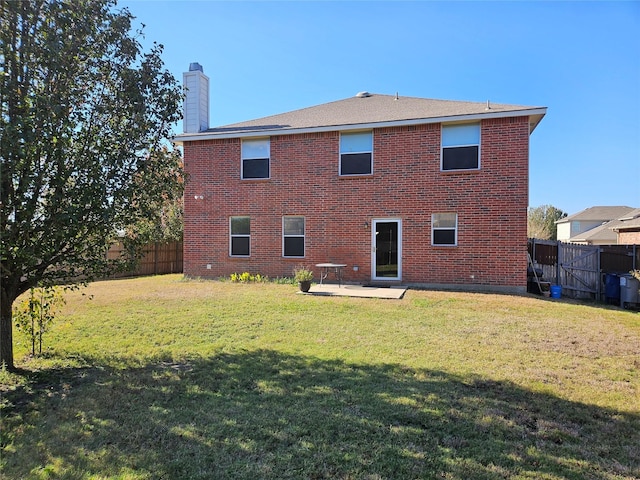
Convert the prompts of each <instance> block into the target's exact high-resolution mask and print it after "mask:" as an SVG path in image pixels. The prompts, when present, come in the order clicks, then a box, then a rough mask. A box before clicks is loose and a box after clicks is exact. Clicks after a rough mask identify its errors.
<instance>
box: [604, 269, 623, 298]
mask: <svg viewBox="0 0 640 480" xmlns="http://www.w3.org/2000/svg"><path fill="white" fill-rule="evenodd" d="M604 296H605V301H606V302H607V303H612V304H615V305H617V304H618V303H620V276H619V275H618V274H617V273H607V274H605V276H604Z"/></svg>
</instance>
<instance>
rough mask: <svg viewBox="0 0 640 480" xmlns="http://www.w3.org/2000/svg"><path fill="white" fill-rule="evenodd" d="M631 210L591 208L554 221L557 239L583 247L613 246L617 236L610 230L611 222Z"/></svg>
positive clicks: (620, 207) (608, 207) (621, 207)
mask: <svg viewBox="0 0 640 480" xmlns="http://www.w3.org/2000/svg"><path fill="white" fill-rule="evenodd" d="M632 210H633V208H631V207H624V206H613V207H610V206H599V207H591V208H587V209H585V210H582V211H581V212H578V213H575V214H573V215H569V216H568V217H564V218H561V219H560V220H557V221H556V225H557V227H558V236H557V239H558V240H560V241H562V242H567V243H578V244H583V245H615V244H616V243H618V236H617V234H616V232H615V231H614V230H612V229H611V226H612V224H611V223H610V222H611V221H613V220H616V219H618V218H621V217H624V216H625V215H627V214H629V212H631V211H632Z"/></svg>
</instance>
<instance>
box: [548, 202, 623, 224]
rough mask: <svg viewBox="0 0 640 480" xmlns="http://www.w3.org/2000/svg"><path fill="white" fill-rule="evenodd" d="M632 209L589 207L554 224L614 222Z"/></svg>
mask: <svg viewBox="0 0 640 480" xmlns="http://www.w3.org/2000/svg"><path fill="white" fill-rule="evenodd" d="M631 210H633V208H631V207H625V206H613V207H609V206H604V207H602V206H600V207H590V208H586V209H585V210H582V211H580V212H578V213H574V214H573V215H569V216H568V217H564V218H561V219H560V220H558V221H556V223H567V222H572V221H579V222H587V221H592V222H595V221H602V222H607V221H609V220H615V219H617V218H620V217H623V216H624V215H626V214H628V213H629V212H630V211H631Z"/></svg>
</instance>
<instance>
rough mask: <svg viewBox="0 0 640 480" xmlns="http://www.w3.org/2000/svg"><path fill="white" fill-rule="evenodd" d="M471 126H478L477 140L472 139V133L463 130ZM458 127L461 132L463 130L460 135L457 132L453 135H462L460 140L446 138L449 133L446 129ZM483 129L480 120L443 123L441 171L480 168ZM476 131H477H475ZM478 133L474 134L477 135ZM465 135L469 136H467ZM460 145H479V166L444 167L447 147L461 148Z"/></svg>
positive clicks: (441, 131) (441, 133)
mask: <svg viewBox="0 0 640 480" xmlns="http://www.w3.org/2000/svg"><path fill="white" fill-rule="evenodd" d="M469 127H474V129H475V128H477V140H476V139H475V138H473V139H470V138H469V137H470V135H469V134H468V133H464V132H463V130H464V129H469ZM455 129H458V131H459V132H461V133H460V134H458V135H455V134H451V136H452V137H455V136H459V137H461V139H460V140H459V141H454V140H445V137H447V136H448V135H447V134H446V133H445V131H446V130H449V131H450V132H451V131H453V130H455ZM481 131H482V129H481V128H480V123H479V122H475V123H454V124H446V123H443V124H442V125H441V129H440V171H442V172H465V171H474V170H480V152H481V147H480V146H481V145H482V138H481ZM474 133H475V132H474ZM475 136H476V135H474V137H475ZM465 137H468V139H467V138H465ZM460 147H478V166H477V167H471V168H444V167H445V165H444V152H445V149H449V148H460Z"/></svg>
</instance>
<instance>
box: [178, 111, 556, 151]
mask: <svg viewBox="0 0 640 480" xmlns="http://www.w3.org/2000/svg"><path fill="white" fill-rule="evenodd" d="M546 113H547V109H546V107H544V108H534V109H529V110H516V111H507V112H491V113H473V114H468V115H455V116H445V117H432V118H416V119H411V120H392V121H387V122H371V123H357V124H351V125H323V126H321V127H301V128H286V127H284V128H263V127H260V126H254V127H236V128H233V127H228V128H227V127H219V128H220V129H224V130H228V131H222V132H216V131H215V130H216V129H215V128H214V129H212V130H214V131H205V132H200V133H183V134H180V135H176V136H175V137H174V138H173V141H174V142H175V143H177V144H180V145H182V144H183V143H185V142H194V141H199V140H215V139H225V138H250V137H272V136H276V135H298V134H301V133H315V132H335V131H336V130H340V131H347V130H363V129H373V128H387V127H400V126H408V125H424V124H430V123H445V122H446V123H458V122H470V121H476V120H482V119H485V118H511V117H523V116H529V117H532V116H539V117H540V118H539V119H538V121H537V122H535V123H534V124H532V126H531V129H530V131H529V133H531V132H533V130H534V129H535V128H536V126H537V125H538V123H539V122H540V120H541V119H542V117H543V116H544V115H545V114H546ZM245 129H246V130H245Z"/></svg>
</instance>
